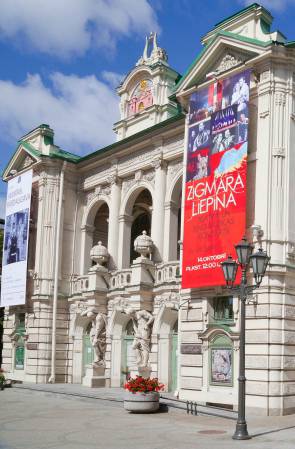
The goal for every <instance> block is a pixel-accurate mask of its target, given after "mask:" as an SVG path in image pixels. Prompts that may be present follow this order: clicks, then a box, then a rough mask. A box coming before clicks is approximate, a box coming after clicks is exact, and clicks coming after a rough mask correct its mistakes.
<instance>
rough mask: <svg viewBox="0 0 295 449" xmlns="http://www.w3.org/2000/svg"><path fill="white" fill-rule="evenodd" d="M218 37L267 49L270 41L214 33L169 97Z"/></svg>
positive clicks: (225, 32)
mask: <svg viewBox="0 0 295 449" xmlns="http://www.w3.org/2000/svg"><path fill="white" fill-rule="evenodd" d="M220 36H225V37H229V38H232V39H235V40H237V41H240V42H246V43H249V44H254V45H257V46H259V47H268V46H269V45H270V44H271V43H272V41H271V40H270V41H267V42H264V41H261V40H258V39H253V38H251V37H246V36H241V35H240V34H236V33H231V32H230V31H219V32H218V33H216V34H215V35H214V36H213V37H212V39H211V40H210V41H209V42H208V44H207V45H206V46H205V47H204V48H202V50H201V51H200V53H199V54H198V55H197V57H196V58H195V60H194V61H193V62H192V63H191V65H190V66H189V67H188V69H187V70H186V72H185V73H184V75H183V76H182V77H181V78H180V80H179V81H178V83H177V84H176V85H175V87H174V89H173V92H172V94H171V95H173V94H174V93H175V92H176V91H177V90H178V89H179V87H180V86H181V84H182V83H183V82H184V80H185V79H186V78H187V76H188V75H189V74H190V72H191V71H192V69H193V68H194V66H195V65H196V64H197V62H198V61H199V60H200V59H201V58H202V56H203V55H204V53H205V52H206V51H207V50H208V49H209V48H210V47H211V46H212V44H213V43H214V42H215V41H216V40H217V39H218V37H220Z"/></svg>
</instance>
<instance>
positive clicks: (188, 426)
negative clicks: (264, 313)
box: [0, 388, 295, 449]
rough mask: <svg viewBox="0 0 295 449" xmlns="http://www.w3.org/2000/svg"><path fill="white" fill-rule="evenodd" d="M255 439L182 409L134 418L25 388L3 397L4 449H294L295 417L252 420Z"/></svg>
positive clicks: (0, 429)
mask: <svg viewBox="0 0 295 449" xmlns="http://www.w3.org/2000/svg"><path fill="white" fill-rule="evenodd" d="M248 424H249V431H250V433H251V434H252V436H253V438H252V439H251V440H248V441H233V440H232V438H231V436H232V433H233V431H234V427H235V422H234V421H232V420H230V419H225V418H221V417H211V416H210V417H209V416H191V415H187V414H186V413H183V411H180V410H177V409H170V410H169V412H168V413H156V414H151V415H141V414H138V415H134V414H130V413H127V412H126V411H125V410H124V409H123V406H122V403H120V402H117V401H109V400H107V399H103V400H93V398H89V397H78V396H70V395H62V394H52V393H48V392H42V391H34V390H28V389H21V388H11V389H6V390H5V391H3V392H0V448H1V449H82V448H83V449H213V448H215V447H218V449H232V448H235V449H236V448H241V449H245V448H249V449H294V448H295V443H294V440H295V424H294V416H284V417H268V418H266V417H264V418H258V417H253V418H251V417H249V420H248Z"/></svg>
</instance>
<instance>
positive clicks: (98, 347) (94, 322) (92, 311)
mask: <svg viewBox="0 0 295 449" xmlns="http://www.w3.org/2000/svg"><path fill="white" fill-rule="evenodd" d="M81 316H87V317H88V318H91V330H90V341H91V345H92V347H93V349H94V360H93V365H94V366H104V364H105V362H104V355H105V349H106V315H105V314H103V313H101V312H97V310H96V308H95V307H89V308H88V309H87V310H85V311H83V312H82V313H81Z"/></svg>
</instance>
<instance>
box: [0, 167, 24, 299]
mask: <svg viewBox="0 0 295 449" xmlns="http://www.w3.org/2000/svg"><path fill="white" fill-rule="evenodd" d="M31 191H32V171H31V170H30V171H28V172H26V173H24V174H22V175H20V176H17V177H15V178H14V179H11V180H10V181H8V188H7V200H6V216H5V228H4V241H3V259H2V279H1V307H5V306H14V305H19V304H25V301H26V281H27V260H28V239H29V219H30V204H31Z"/></svg>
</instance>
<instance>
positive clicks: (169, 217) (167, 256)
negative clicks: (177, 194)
mask: <svg viewBox="0 0 295 449" xmlns="http://www.w3.org/2000/svg"><path fill="white" fill-rule="evenodd" d="M164 208H165V239H164V242H163V245H164V249H163V261H164V262H168V261H171V260H177V245H178V238H177V231H178V204H176V203H175V202H174V201H172V200H171V201H166V202H165V205H164Z"/></svg>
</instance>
